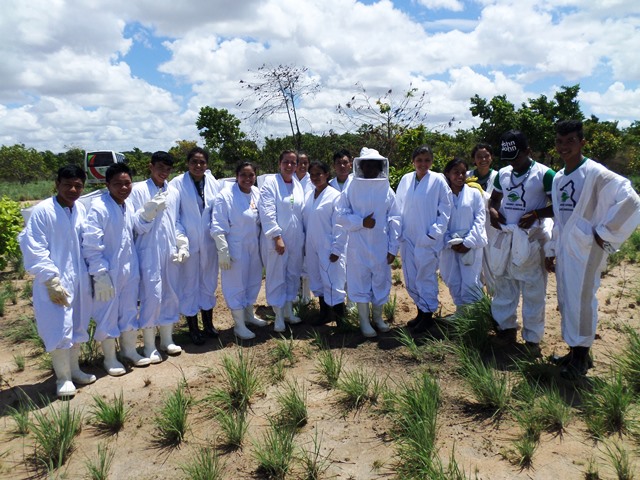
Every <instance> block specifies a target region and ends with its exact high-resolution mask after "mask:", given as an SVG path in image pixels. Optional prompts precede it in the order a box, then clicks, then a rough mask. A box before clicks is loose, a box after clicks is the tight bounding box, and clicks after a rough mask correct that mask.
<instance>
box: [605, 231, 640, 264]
mask: <svg viewBox="0 0 640 480" xmlns="http://www.w3.org/2000/svg"><path fill="white" fill-rule="evenodd" d="M624 260H626V261H628V262H631V263H637V262H638V261H640V230H636V231H635V232H633V233H632V234H631V236H630V237H629V238H628V239H627V240H626V241H625V242H624V243H623V244H622V245H621V246H620V250H619V251H618V252H616V253H614V254H612V255H609V257H608V258H607V270H609V269H611V268H613V267H615V266H618V265H620V264H621V263H622V262H623V261H624Z"/></svg>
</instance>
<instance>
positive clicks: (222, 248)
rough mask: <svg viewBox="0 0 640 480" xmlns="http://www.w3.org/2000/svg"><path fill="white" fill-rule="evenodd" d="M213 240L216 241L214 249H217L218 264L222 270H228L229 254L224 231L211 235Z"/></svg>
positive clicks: (229, 266) (229, 264)
mask: <svg viewBox="0 0 640 480" xmlns="http://www.w3.org/2000/svg"><path fill="white" fill-rule="evenodd" d="M213 240H214V241H215V242H216V250H218V265H220V268H221V269H222V270H229V269H230V268H231V254H230V253H229V244H228V243H227V237H226V236H225V234H224V233H218V234H217V235H214V236H213Z"/></svg>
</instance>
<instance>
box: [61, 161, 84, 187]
mask: <svg viewBox="0 0 640 480" xmlns="http://www.w3.org/2000/svg"><path fill="white" fill-rule="evenodd" d="M63 178H79V179H80V180H82V183H84V182H85V180H86V179H87V174H86V173H85V171H84V170H83V169H82V168H80V167H79V166H77V165H65V166H64V167H61V168H59V169H58V176H57V177H56V180H57V181H58V182H59V181H61V180H62V179H63Z"/></svg>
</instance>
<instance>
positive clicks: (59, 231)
mask: <svg viewBox="0 0 640 480" xmlns="http://www.w3.org/2000/svg"><path fill="white" fill-rule="evenodd" d="M85 220H86V210H85V208H84V206H83V205H82V204H79V203H78V202H76V203H75V205H74V207H73V209H71V211H70V210H69V209H68V208H65V207H63V206H62V205H60V204H59V203H58V201H57V200H56V197H55V196H53V197H51V198H48V199H46V200H43V201H41V202H40V203H38V204H37V205H36V206H35V207H34V208H33V210H32V212H31V216H30V217H29V221H28V222H27V224H26V227H25V228H24V230H22V232H20V234H19V235H18V242H19V244H20V249H21V250H22V257H23V261H24V267H25V269H26V270H27V272H29V273H30V274H32V275H34V280H33V309H34V311H35V316H36V324H37V327H38V335H40V338H42V341H43V342H44V347H45V350H46V351H47V352H51V351H53V350H59V349H69V348H71V347H73V346H74V345H76V344H80V343H83V342H86V341H88V340H89V334H88V332H87V328H88V327H89V319H90V318H91V309H92V299H91V284H90V280H89V273H88V271H87V266H86V263H85V261H84V258H83V256H82V251H81V242H82V231H83V228H84V223H85ZM56 276H57V277H59V278H60V283H61V285H62V286H63V287H64V289H65V290H66V291H67V292H68V293H69V294H70V297H69V299H68V301H69V304H70V306H69V307H65V306H62V305H56V304H55V303H53V302H52V301H51V300H50V298H49V294H48V293H47V287H46V285H45V282H46V281H47V280H50V279H51V278H53V277H56Z"/></svg>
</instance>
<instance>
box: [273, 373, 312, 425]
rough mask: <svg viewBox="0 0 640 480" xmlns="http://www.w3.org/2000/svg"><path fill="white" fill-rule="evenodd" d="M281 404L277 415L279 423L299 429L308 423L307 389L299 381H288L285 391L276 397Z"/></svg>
mask: <svg viewBox="0 0 640 480" xmlns="http://www.w3.org/2000/svg"><path fill="white" fill-rule="evenodd" d="M276 400H277V402H278V405H279V406H280V412H279V413H278V415H277V424H278V425H280V426H282V427H285V428H289V429H292V430H297V429H299V428H300V427H303V426H304V425H306V423H307V419H308V413H307V390H306V389H305V387H304V385H302V386H301V385H299V384H298V382H297V381H295V380H294V381H293V382H287V384H286V386H285V388H284V391H283V392H281V393H280V394H279V395H278V396H277V398H276Z"/></svg>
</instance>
